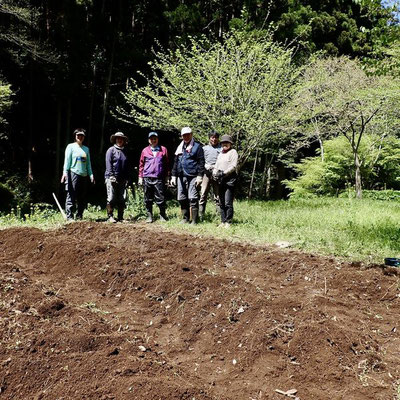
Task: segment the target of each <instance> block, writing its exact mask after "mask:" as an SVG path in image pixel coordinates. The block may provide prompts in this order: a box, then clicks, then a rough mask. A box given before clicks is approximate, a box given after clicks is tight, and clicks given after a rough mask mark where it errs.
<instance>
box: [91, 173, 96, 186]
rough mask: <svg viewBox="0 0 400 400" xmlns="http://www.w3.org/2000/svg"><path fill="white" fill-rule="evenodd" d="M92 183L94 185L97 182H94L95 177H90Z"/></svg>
mask: <svg viewBox="0 0 400 400" xmlns="http://www.w3.org/2000/svg"><path fill="white" fill-rule="evenodd" d="M90 182H92V184H93V185H94V184H95V183H96V182H95V181H94V176H93V175H90Z"/></svg>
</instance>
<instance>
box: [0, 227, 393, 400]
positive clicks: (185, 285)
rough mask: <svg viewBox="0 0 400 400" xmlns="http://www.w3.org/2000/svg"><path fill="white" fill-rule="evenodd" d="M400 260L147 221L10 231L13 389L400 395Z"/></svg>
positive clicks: (0, 322)
mask: <svg viewBox="0 0 400 400" xmlns="http://www.w3.org/2000/svg"><path fill="white" fill-rule="evenodd" d="M397 271H398V270H397V269H395V268H385V267H383V266H363V265H361V264H354V263H353V264H352V263H344V262H341V261H338V260H335V259H333V258H324V257H320V256H314V255H310V254H302V253H300V252H297V251H291V250H278V249H276V248H273V247H261V246H258V247H255V246H251V245H248V244H238V243H231V242H228V241H223V240H220V241H218V240H215V239H204V238H199V237H194V236H186V235H179V234H175V233H172V232H167V231H165V230H162V229H161V228H160V227H159V226H152V227H151V228H149V227H147V226H144V225H142V224H132V225H107V224H99V223H97V224H96V223H74V224H69V225H65V226H64V227H63V228H62V229H59V230H56V231H48V232H43V231H40V230H35V229H23V228H18V229H8V230H3V231H0V366H1V367H0V399H52V400H54V399H59V400H61V399H149V400H151V399H154V400H155V399H185V400H186V399H187V400H193V399H195V400H200V399H203V400H205V399H220V400H225V399H254V400H256V399H257V400H258V399H270V400H279V399H281V400H285V399H289V398H292V399H294V398H296V397H297V398H298V399H301V400H306V399H307V400H309V399H318V400H320V399H351V400H367V399H371V400H378V399H382V400H389V399H397V391H398V388H399V386H400V363H399V361H400V342H399V332H398V328H399V327H398V324H399V322H398V321H399V310H400V309H399V303H400V290H399V274H398V273H397ZM290 389H295V390H292V391H289V390H290ZM277 390H279V391H280V392H278V391H277ZM288 391H289V392H288ZM285 393H287V394H285Z"/></svg>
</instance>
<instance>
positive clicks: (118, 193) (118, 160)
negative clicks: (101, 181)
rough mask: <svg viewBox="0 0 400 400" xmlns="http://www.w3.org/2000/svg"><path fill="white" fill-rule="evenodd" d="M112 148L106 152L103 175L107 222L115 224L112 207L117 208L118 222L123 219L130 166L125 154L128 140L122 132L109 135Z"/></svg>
mask: <svg viewBox="0 0 400 400" xmlns="http://www.w3.org/2000/svg"><path fill="white" fill-rule="evenodd" d="M110 142H111V143H112V146H111V147H110V148H109V149H108V150H107V152H106V172H105V173H104V178H105V183H106V188H107V216H108V222H117V220H116V219H115V218H114V215H113V214H114V207H115V206H117V207H118V221H120V222H122V221H123V219H124V210H125V201H126V187H127V183H128V180H129V175H130V165H129V161H128V155H127V152H126V144H127V143H128V138H127V137H126V136H125V135H124V134H123V133H122V132H116V133H114V135H111V137H110Z"/></svg>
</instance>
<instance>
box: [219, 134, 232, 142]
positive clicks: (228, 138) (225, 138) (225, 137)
mask: <svg viewBox="0 0 400 400" xmlns="http://www.w3.org/2000/svg"><path fill="white" fill-rule="evenodd" d="M220 142H221V143H223V142H228V143H233V140H232V136H229V135H223V136H221V139H220Z"/></svg>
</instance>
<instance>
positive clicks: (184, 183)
mask: <svg viewBox="0 0 400 400" xmlns="http://www.w3.org/2000/svg"><path fill="white" fill-rule="evenodd" d="M181 137H182V142H181V143H180V144H179V146H178V148H177V149H176V151H175V160H174V166H173V168H172V173H171V185H172V186H177V192H178V201H179V203H180V206H181V212H182V221H181V222H182V223H188V222H189V221H190V215H191V222H192V224H197V220H198V215H199V197H200V196H199V189H200V187H201V183H202V181H203V175H204V152H203V147H202V145H201V144H200V143H199V142H196V141H195V140H194V139H193V132H192V129H191V128H189V127H184V128H182V130H181Z"/></svg>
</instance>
